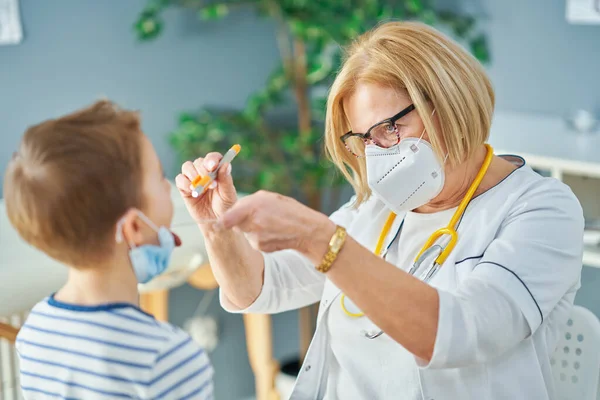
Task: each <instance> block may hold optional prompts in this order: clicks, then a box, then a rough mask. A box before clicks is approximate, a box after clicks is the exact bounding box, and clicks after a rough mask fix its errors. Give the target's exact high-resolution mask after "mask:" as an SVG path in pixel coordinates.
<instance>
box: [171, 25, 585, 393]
mask: <svg viewBox="0 0 600 400" xmlns="http://www.w3.org/2000/svg"><path fill="white" fill-rule="evenodd" d="M493 111H494V91H493V88H492V86H491V84H490V80H489V78H488V76H487V75H486V72H485V70H484V69H483V67H482V66H481V65H480V64H479V63H478V62H477V61H476V60H475V59H474V58H473V57H472V56H471V55H469V54H468V53H467V52H466V51H465V50H463V49H462V48H461V47H460V46H459V45H458V44H456V43H454V42H453V41H451V40H450V39H449V38H447V37H445V36H444V35H442V34H441V33H439V32H438V31H436V30H435V29H433V28H431V27H428V26H426V25H423V24H419V23H412V22H390V23H386V24H383V25H380V26H378V27H376V28H375V29H374V30H372V31H370V32H368V33H366V34H364V35H362V36H361V37H360V38H359V39H358V40H357V41H356V42H354V43H353V44H352V45H351V46H349V48H347V49H346V56H345V58H344V62H343V65H342V68H341V70H340V71H339V73H338V75H337V77H336V79H335V82H334V83H333V85H332V87H331V89H330V94H329V98H328V103H327V117H326V126H325V143H326V148H327V152H328V154H329V155H330V158H331V160H332V161H333V163H335V165H336V166H337V167H338V168H339V169H340V171H341V173H342V174H344V175H345V177H346V178H347V180H348V182H349V183H350V184H351V185H352V186H353V188H354V191H355V196H354V197H353V198H352V199H351V200H350V201H349V202H348V203H347V204H346V205H344V206H343V207H341V208H340V209H339V210H338V211H336V212H335V213H333V214H332V215H330V216H326V215H324V214H322V213H319V212H317V211H314V210H312V209H310V208H308V207H306V206H304V205H303V204H301V203H299V202H297V201H296V200H293V199H291V198H288V197H285V196H282V195H279V194H276V193H270V192H257V193H255V194H252V195H249V196H246V197H244V198H241V199H239V200H238V199H237V197H236V190H235V187H234V184H233V181H232V179H231V175H230V172H231V166H230V165H228V164H223V165H222V167H221V168H219V169H218V174H217V178H216V180H215V182H214V183H213V184H212V185H211V187H210V188H209V190H208V191H206V192H205V193H204V194H203V195H202V196H200V197H193V196H192V194H191V190H190V184H191V182H192V181H194V180H195V179H196V177H197V176H198V175H207V174H208V173H210V172H214V171H215V167H216V166H217V165H218V164H219V161H220V159H221V156H220V155H219V154H216V153H212V154H208V155H206V156H205V157H203V158H199V159H197V160H195V161H193V162H187V163H185V164H184V165H183V167H182V173H181V174H180V175H179V176H178V177H177V186H178V188H179V190H180V192H181V194H182V196H183V197H184V199H185V201H186V204H187V207H188V210H189V211H190V213H191V214H192V216H193V217H194V218H195V219H196V221H197V222H198V226H199V227H200V230H201V231H202V234H203V235H204V236H205V240H206V246H207V250H208V255H209V258H210V263H211V266H212V268H213V271H214V274H215V277H216V279H217V281H218V282H219V285H220V287H221V289H220V290H221V304H222V305H223V307H224V308H225V309H226V310H228V311H230V312H236V313H277V312H281V311H286V310H291V309H297V308H300V307H303V306H306V305H308V304H312V303H316V302H320V305H321V306H320V309H319V316H318V321H317V329H316V331H315V335H314V337H313V342H312V344H311V346H310V349H309V351H308V354H307V356H306V358H305V361H304V367H303V368H302V370H301V373H300V375H299V377H298V381H297V382H296V386H295V389H294V392H293V394H292V399H326V400H334V399H398V398H401V399H408V400H416V399H427V400H429V399H436V400H439V399H461V400H468V399H477V400H480V399H536V400H538V399H555V398H556V395H555V392H554V386H553V378H552V373H551V368H550V356H551V354H552V353H553V351H554V348H555V346H556V344H557V341H558V339H559V336H560V334H561V329H563V326H565V324H566V321H567V319H568V316H569V312H570V310H571V307H572V306H573V300H574V297H575V294H576V292H577V290H578V289H579V286H580V274H581V269H582V252H583V243H582V242H583V225H584V221H583V213H582V210H581V206H580V204H579V202H578V201H577V199H576V197H575V196H574V194H573V193H572V192H571V190H570V189H569V188H568V187H567V186H565V185H564V184H562V183H560V182H559V181H557V180H555V179H552V178H544V177H542V176H540V175H538V174H537V173H536V172H534V171H533V170H532V169H531V168H530V167H529V166H528V165H526V164H525V162H524V160H523V159H522V158H520V157H518V156H499V155H495V154H494V151H493V149H492V148H491V147H490V146H489V145H488V144H487V141H488V136H489V132H490V125H491V122H492V116H493ZM522 134H523V135H527V132H522ZM214 220H216V221H217V222H215V223H206V221H214Z"/></svg>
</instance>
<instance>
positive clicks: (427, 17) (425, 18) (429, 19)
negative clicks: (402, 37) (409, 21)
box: [419, 10, 437, 25]
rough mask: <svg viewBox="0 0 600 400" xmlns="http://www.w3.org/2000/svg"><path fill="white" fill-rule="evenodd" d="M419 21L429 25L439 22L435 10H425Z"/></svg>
mask: <svg viewBox="0 0 600 400" xmlns="http://www.w3.org/2000/svg"><path fill="white" fill-rule="evenodd" d="M419 19H420V20H421V21H422V22H423V23H425V24H427V25H435V23H436V22H437V15H436V14H435V11H433V10H423V12H421V15H420V16H419Z"/></svg>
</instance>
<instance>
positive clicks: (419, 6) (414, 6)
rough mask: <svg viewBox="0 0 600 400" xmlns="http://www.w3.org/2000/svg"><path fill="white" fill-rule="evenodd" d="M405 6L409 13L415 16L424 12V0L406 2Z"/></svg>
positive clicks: (406, 0)
mask: <svg viewBox="0 0 600 400" xmlns="http://www.w3.org/2000/svg"><path fill="white" fill-rule="evenodd" d="M404 6H405V7H406V9H407V10H408V11H409V12H411V13H413V14H419V13H420V12H421V11H423V1H422V0H405V1H404Z"/></svg>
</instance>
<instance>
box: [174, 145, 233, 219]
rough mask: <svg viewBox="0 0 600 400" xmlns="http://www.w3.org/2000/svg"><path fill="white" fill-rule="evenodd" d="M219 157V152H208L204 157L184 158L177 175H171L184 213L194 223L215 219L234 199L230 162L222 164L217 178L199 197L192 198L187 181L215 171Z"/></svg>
mask: <svg viewBox="0 0 600 400" xmlns="http://www.w3.org/2000/svg"><path fill="white" fill-rule="evenodd" d="M221 158H223V156H222V155H221V154H219V153H209V154H207V155H206V157H205V158H197V159H196V160H195V161H193V162H192V161H186V162H185V163H184V164H183V165H182V166H181V174H179V175H177V177H176V178H175V184H176V185H177V189H179V193H180V194H181V197H183V201H184V202H185V205H186V207H187V209H188V212H189V213H190V215H191V216H192V218H193V219H194V221H196V222H197V223H202V222H204V221H206V220H212V219H215V218H219V217H220V216H221V215H223V214H224V213H225V211H227V210H228V209H229V208H231V206H233V204H234V203H235V202H236V200H237V192H236V190H235V187H234V186H233V180H232V179H231V164H224V165H223V166H222V167H221V168H220V169H219V173H218V175H217V179H216V180H215V181H214V182H213V183H212V184H211V186H210V187H209V189H207V190H206V192H205V193H203V194H201V195H200V196H199V197H192V190H191V187H190V185H191V182H192V181H193V180H194V178H196V177H197V176H198V175H207V174H208V173H209V172H212V171H214V170H215V168H216V167H217V165H218V164H219V161H221Z"/></svg>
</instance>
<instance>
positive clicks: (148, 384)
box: [17, 298, 213, 400]
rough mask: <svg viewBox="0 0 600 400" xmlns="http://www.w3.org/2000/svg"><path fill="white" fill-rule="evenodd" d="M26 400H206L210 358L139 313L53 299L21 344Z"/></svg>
mask: <svg viewBox="0 0 600 400" xmlns="http://www.w3.org/2000/svg"><path fill="white" fill-rule="evenodd" d="M17 350H18V352H19V357H20V369H21V386H22V390H23V394H24V396H25V398H26V399H42V398H53V397H54V398H60V399H86V400H87V399H90V400H94V399H121V398H125V399H131V398H134V399H209V398H212V395H213V387H212V376H213V370H212V367H211V365H210V362H209V359H208V356H207V355H206V353H205V352H204V350H203V349H201V348H199V347H198V345H197V344H195V343H194V342H193V341H192V340H191V338H190V337H189V336H188V335H187V334H186V333H185V332H183V331H182V330H180V329H179V328H176V327H174V326H172V325H170V324H167V323H162V322H158V321H156V320H155V319H154V318H152V317H151V316H149V315H147V314H145V313H143V312H142V311H141V310H139V309H137V308H136V307H134V306H131V305H126V304H113V305H106V306H100V307H82V306H72V305H67V304H62V303H59V302H57V301H56V300H54V299H53V298H49V299H47V300H45V301H43V302H41V303H39V304H38V305H36V306H35V307H34V309H33V310H32V311H31V313H30V316H29V318H28V319H27V321H26V322H25V324H24V326H23V328H22V329H21V332H20V333H19V336H18V338H17Z"/></svg>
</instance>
